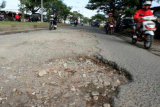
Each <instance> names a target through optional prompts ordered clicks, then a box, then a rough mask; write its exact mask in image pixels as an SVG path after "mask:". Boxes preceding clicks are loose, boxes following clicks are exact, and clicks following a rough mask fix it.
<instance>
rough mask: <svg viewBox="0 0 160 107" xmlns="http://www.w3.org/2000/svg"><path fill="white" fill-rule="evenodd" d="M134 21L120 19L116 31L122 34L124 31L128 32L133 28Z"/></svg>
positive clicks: (127, 18)
mask: <svg viewBox="0 0 160 107" xmlns="http://www.w3.org/2000/svg"><path fill="white" fill-rule="evenodd" d="M133 24H134V19H133V18H130V17H126V18H122V19H121V20H120V21H119V23H117V26H116V30H118V31H119V32H120V33H123V32H124V30H127V31H128V30H129V29H132V28H133Z"/></svg>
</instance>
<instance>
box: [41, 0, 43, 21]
mask: <svg viewBox="0 0 160 107" xmlns="http://www.w3.org/2000/svg"><path fill="white" fill-rule="evenodd" d="M41 22H43V0H41Z"/></svg>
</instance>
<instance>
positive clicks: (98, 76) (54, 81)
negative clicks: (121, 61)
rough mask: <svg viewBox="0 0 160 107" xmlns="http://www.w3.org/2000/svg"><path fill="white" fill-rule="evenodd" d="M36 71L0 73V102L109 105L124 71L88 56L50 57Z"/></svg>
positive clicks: (33, 106) (35, 106)
mask: <svg viewBox="0 0 160 107" xmlns="http://www.w3.org/2000/svg"><path fill="white" fill-rule="evenodd" d="M43 66H44V69H43V70H39V71H36V72H35V71H34V72H33V71H26V72H23V73H15V72H14V73H13V72H12V71H10V72H9V74H8V75H6V76H4V75H3V77H1V79H0V80H1V81H5V82H1V83H0V86H1V88H0V103H1V104H0V106H1V107H3V106H11V107H13V106H14V107H21V106H22V107H28V106H30V107H111V106H112V105H111V99H112V97H113V96H115V95H116V90H117V87H118V86H119V85H123V84H126V83H127V82H128V79H127V78H126V75H125V73H123V72H120V71H117V70H116V69H114V68H112V67H111V66H109V65H108V64H105V63H103V62H101V61H100V60H98V59H94V58H89V57H78V58H65V59H54V60H50V61H49V62H48V63H47V64H45V65H43Z"/></svg>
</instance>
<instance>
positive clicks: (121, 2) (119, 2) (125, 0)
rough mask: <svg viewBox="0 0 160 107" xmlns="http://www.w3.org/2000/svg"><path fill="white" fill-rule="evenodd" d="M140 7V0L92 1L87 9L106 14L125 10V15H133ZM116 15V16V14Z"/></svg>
mask: <svg viewBox="0 0 160 107" xmlns="http://www.w3.org/2000/svg"><path fill="white" fill-rule="evenodd" d="M138 6H139V0H90V1H89V2H88V4H87V6H86V8H87V9H90V10H95V9H97V10H98V11H103V12H106V13H107V14H108V13H109V12H113V14H114V13H115V12H116V11H119V12H120V11H121V10H123V13H132V11H135V10H136V9H137V8H138ZM114 15H115V14H114Z"/></svg>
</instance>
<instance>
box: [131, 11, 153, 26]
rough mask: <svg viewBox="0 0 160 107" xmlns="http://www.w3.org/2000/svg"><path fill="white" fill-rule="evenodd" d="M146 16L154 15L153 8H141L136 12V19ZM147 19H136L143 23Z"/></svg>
mask: <svg viewBox="0 0 160 107" xmlns="http://www.w3.org/2000/svg"><path fill="white" fill-rule="evenodd" d="M145 16H153V13H152V11H151V10H149V9H148V10H144V9H139V10H138V11H137V12H136V13H135V14H134V20H136V19H138V18H142V17H145ZM143 21H145V20H138V21H137V20H136V22H138V23H142V22H143Z"/></svg>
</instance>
